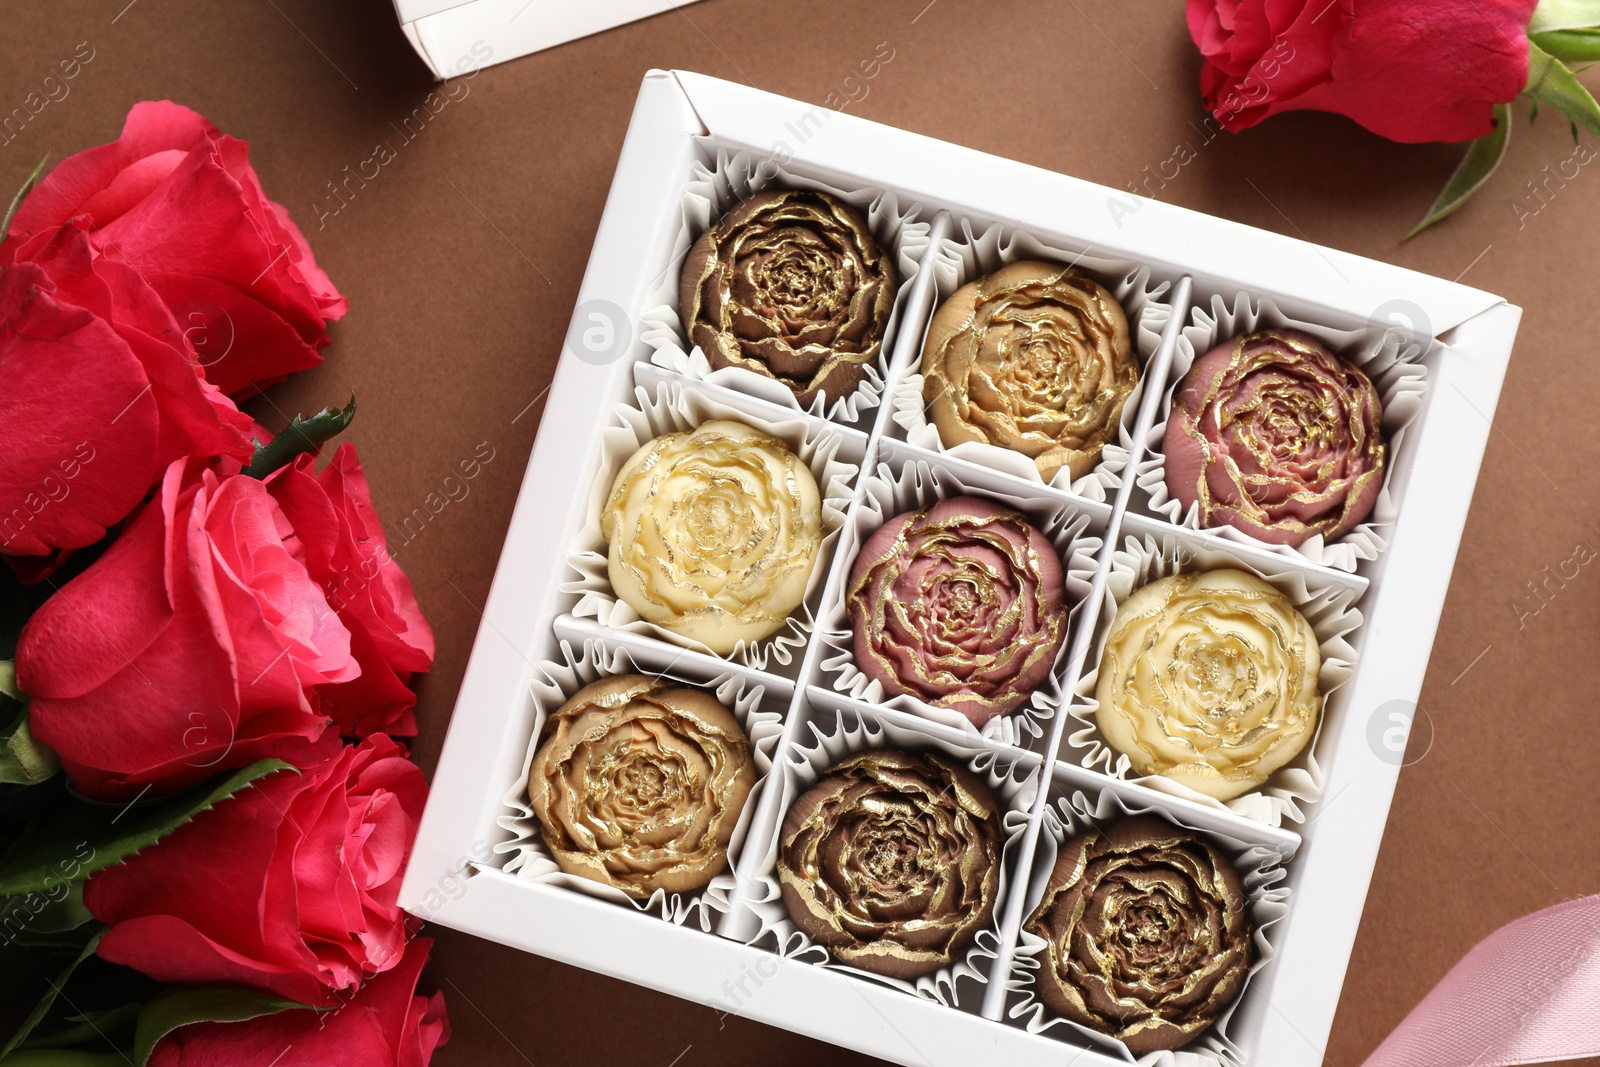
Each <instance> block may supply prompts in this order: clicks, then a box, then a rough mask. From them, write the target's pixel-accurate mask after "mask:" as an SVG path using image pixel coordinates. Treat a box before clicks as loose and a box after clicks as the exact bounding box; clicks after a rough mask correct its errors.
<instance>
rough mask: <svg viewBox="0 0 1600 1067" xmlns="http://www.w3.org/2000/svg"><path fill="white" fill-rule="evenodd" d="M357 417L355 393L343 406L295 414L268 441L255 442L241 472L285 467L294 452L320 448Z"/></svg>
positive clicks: (264, 473) (257, 474)
mask: <svg viewBox="0 0 1600 1067" xmlns="http://www.w3.org/2000/svg"><path fill="white" fill-rule="evenodd" d="M355 417H356V397H355V394H354V393H351V394H350V402H349V403H348V404H346V405H345V406H344V407H342V408H323V409H322V410H321V411H319V412H317V413H316V414H315V415H313V416H311V417H310V418H309V419H304V418H301V417H300V416H299V415H296V416H295V417H294V418H293V419H292V420H291V421H290V423H289V425H288V426H286V427H285V428H284V431H283V432H282V433H280V434H279V435H278V436H276V437H274V438H273V439H272V440H271V441H269V442H268V443H267V444H264V445H263V444H260V443H259V442H258V443H257V444H256V454H255V455H254V456H252V457H251V458H250V465H249V466H248V467H246V468H245V469H244V470H243V472H242V473H244V474H248V475H249V476H250V477H252V478H265V477H266V476H267V475H269V474H271V473H272V472H273V471H275V470H277V469H278V468H279V467H287V466H288V465H289V464H291V463H293V462H294V460H295V457H296V456H299V455H301V454H303V453H306V452H316V451H319V450H320V449H321V448H322V446H323V444H324V442H326V441H328V440H329V439H330V438H332V437H334V436H335V435H336V434H339V433H342V432H344V430H345V428H346V427H347V426H349V425H350V421H351V420H352V419H354V418H355Z"/></svg>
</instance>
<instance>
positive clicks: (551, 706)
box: [494, 641, 787, 932]
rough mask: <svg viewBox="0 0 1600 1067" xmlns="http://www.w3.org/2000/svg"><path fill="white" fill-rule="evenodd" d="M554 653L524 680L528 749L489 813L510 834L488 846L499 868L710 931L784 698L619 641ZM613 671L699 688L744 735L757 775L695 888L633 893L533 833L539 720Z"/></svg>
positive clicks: (730, 883)
mask: <svg viewBox="0 0 1600 1067" xmlns="http://www.w3.org/2000/svg"><path fill="white" fill-rule="evenodd" d="M561 656H562V658H561V659H559V660H543V661H541V662H540V663H539V664H538V665H537V666H536V667H535V668H534V675H533V681H532V683H531V689H532V695H533V733H532V736H530V737H529V739H528V752H527V755H526V756H525V757H524V758H523V761H522V774H521V775H520V776H518V778H517V780H516V782H515V783H514V784H513V785H512V787H511V789H510V791H508V792H507V793H506V796H505V807H506V808H507V809H509V810H508V811H507V812H506V813H504V814H502V815H500V816H499V817H498V818H497V819H496V820H495V821H496V823H497V825H499V827H500V828H501V829H502V830H506V831H508V832H509V833H510V834H511V838H510V840H507V841H503V842H501V843H500V844H498V845H496V846H495V848H494V851H495V852H496V853H497V854H499V855H503V856H505V857H506V859H505V861H504V862H503V863H502V864H501V870H503V871H504V872H505V873H507V874H511V875H515V876H516V877H517V878H518V879H519V880H521V881H524V882H538V883H541V884H544V885H555V886H560V887H562V888H563V889H572V890H576V891H577V892H580V893H587V894H588V895H589V896H592V897H599V898H600V899H601V900H609V901H613V902H615V903H618V904H627V905H629V906H631V907H633V908H635V909H637V910H639V911H642V912H646V913H649V914H651V915H655V916H658V917H660V918H662V919H665V920H666V921H667V922H670V923H674V924H676V925H679V926H682V925H685V924H687V923H689V922H690V921H691V920H692V921H693V922H694V924H695V925H696V926H698V927H699V928H700V929H701V930H704V931H706V932H710V931H711V929H712V927H713V925H714V923H715V921H716V918H717V916H719V915H722V914H725V913H727V911H728V910H729V909H730V907H731V906H732V904H731V901H732V898H733V892H734V886H735V884H736V879H735V877H734V872H733V866H732V860H731V857H733V856H736V855H738V853H739V848H740V846H741V845H743V843H744V838H745V834H746V833H747V832H748V831H749V829H750V820H751V817H752V814H753V813H754V812H755V810H756V802H757V800H758V798H759V797H760V795H761V790H762V789H764V788H766V787H767V783H768V779H769V776H770V774H771V771H772V755H773V752H774V750H775V749H776V748H777V745H778V738H779V736H780V735H781V734H782V733H783V711H784V708H785V706H786V704H787V701H786V700H782V699H774V698H773V697H771V696H770V695H769V694H768V693H767V692H766V689H765V687H764V686H762V685H761V684H760V683H758V682H755V681H753V680H752V679H750V678H749V677H747V676H746V675H744V674H743V673H741V672H739V671H736V670H729V671H727V672H726V673H724V674H720V675H718V676H716V677H714V678H691V677H687V676H685V677H678V676H677V675H675V674H674V675H666V674H662V673H661V672H659V671H652V670H650V669H648V668H645V667H641V666H639V665H638V664H636V663H635V662H634V661H633V659H632V658H631V657H630V656H629V655H628V653H627V651H626V650H625V649H620V648H614V647H611V646H609V645H607V644H605V643H604V642H601V641H585V642H584V643H583V646H582V648H574V647H573V645H572V644H571V643H570V642H566V641H563V642H561ZM618 674H644V675H649V676H651V677H661V678H666V679H668V680H670V681H675V682H681V683H683V684H684V685H686V686H689V687H691V688H694V689H700V690H704V691H705V692H708V693H710V694H712V695H713V696H715V697H716V698H717V700H718V701H719V702H720V703H721V704H722V705H723V707H725V708H727V709H728V710H729V711H730V712H732V714H733V717H734V718H735V719H737V720H738V721H739V725H740V726H742V727H743V728H744V732H745V735H746V736H747V737H748V738H749V739H750V748H751V755H752V758H753V760H754V762H755V771H756V783H755V785H754V787H752V788H751V790H750V795H749V796H748V797H747V798H746V799H745V802H744V809H743V810H742V811H741V812H740V814H739V821H738V823H737V824H736V825H735V827H734V831H733V838H732V839H731V840H730V842H729V844H728V855H729V857H730V862H729V866H728V869H727V870H725V871H723V872H722V873H721V874H719V875H717V876H716V877H714V878H712V879H711V881H710V882H709V883H708V884H707V885H706V886H705V888H703V889H699V890H696V891H695V892H692V893H668V892H667V891H666V890H663V889H658V890H656V891H655V892H654V893H653V894H651V896H650V897H649V899H648V900H635V899H633V898H632V897H630V896H628V895H627V894H626V893H624V892H622V891H621V890H619V889H616V888H613V887H612V886H609V885H605V884H604V883H602V882H596V881H594V880H593V879H589V878H583V877H580V876H578V875H574V874H567V873H566V872H564V871H562V870H561V868H560V867H559V866H557V865H556V862H555V860H554V859H553V858H552V857H551V855H550V852H549V850H548V849H547V848H546V847H545V843H544V839H543V837H541V836H540V830H539V819H538V817H537V816H535V815H534V813H533V808H532V807H531V806H530V805H529V803H528V771H529V769H530V768H531V767H532V766H533V757H534V755H535V754H536V753H537V752H538V750H539V744H540V742H541V741H543V740H544V736H543V735H544V726H545V722H546V720H547V719H548V718H549V717H550V715H551V714H552V713H553V712H555V711H556V710H557V709H558V708H560V707H561V705H562V704H565V703H566V702H567V700H568V699H569V698H570V697H572V695H573V694H574V693H576V692H577V691H578V690H580V689H582V688H583V687H584V686H586V685H589V684H590V683H592V682H596V681H599V680H600V679H601V678H606V677H611V676H614V675H618Z"/></svg>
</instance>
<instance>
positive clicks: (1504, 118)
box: [1401, 104, 1511, 241]
mask: <svg viewBox="0 0 1600 1067" xmlns="http://www.w3.org/2000/svg"><path fill="white" fill-rule="evenodd" d="M1510 143H1511V105H1510V104H1496V105H1495V108H1494V132H1493V133H1491V134H1490V135H1489V136H1487V137H1480V138H1478V139H1477V140H1476V141H1473V142H1472V144H1471V145H1470V146H1469V147H1468V148H1467V154H1466V155H1465V156H1464V157H1463V158H1462V160H1461V164H1460V166H1458V167H1456V171H1455V173H1454V174H1452V175H1450V180H1449V181H1448V182H1446V183H1445V186H1444V191H1443V192H1441V193H1440V194H1439V198H1438V199H1437V200H1435V201H1434V202H1433V206H1432V207H1430V208H1429V209H1428V213H1427V214H1426V215H1424V216H1423V217H1422V221H1421V222H1419V223H1417V224H1416V225H1415V226H1414V227H1412V229H1411V232H1410V233H1408V234H1406V235H1405V236H1404V237H1402V238H1401V240H1402V241H1409V240H1411V238H1413V237H1415V236H1416V235H1417V234H1419V233H1421V232H1422V231H1423V230H1426V229H1427V228H1428V227H1429V226H1432V225H1433V224H1434V223H1436V222H1438V221H1439V220H1440V219H1444V218H1448V217H1449V216H1451V215H1453V214H1455V212H1456V211H1457V209H1459V208H1460V207H1461V205H1462V204H1465V203H1466V202H1467V199H1468V198H1469V197H1471V196H1472V194H1473V193H1475V192H1477V191H1478V190H1479V189H1480V188H1482V187H1483V183H1484V182H1486V181H1488V180H1489V175H1491V174H1493V173H1494V172H1495V168H1496V167H1498V166H1500V161H1501V160H1502V159H1504V158H1505V155H1506V146H1507V145H1508V144H1510Z"/></svg>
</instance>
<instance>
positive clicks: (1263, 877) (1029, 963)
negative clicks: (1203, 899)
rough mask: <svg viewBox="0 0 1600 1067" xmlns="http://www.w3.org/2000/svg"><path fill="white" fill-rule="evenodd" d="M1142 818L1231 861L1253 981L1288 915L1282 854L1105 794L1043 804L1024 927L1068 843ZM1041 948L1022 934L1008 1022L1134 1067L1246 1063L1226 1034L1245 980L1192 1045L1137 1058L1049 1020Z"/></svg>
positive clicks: (1246, 994) (1245, 993)
mask: <svg viewBox="0 0 1600 1067" xmlns="http://www.w3.org/2000/svg"><path fill="white" fill-rule="evenodd" d="M1144 814H1150V815H1155V816H1159V817H1161V818H1163V819H1165V820H1166V821H1168V822H1170V823H1173V824H1175V825H1178V826H1182V827H1184V828H1185V829H1189V830H1194V831H1195V832H1196V833H1199V834H1200V835H1201V836H1202V837H1204V838H1206V839H1207V840H1209V841H1210V842H1211V843H1212V844H1214V845H1216V846H1217V847H1218V848H1220V849H1221V850H1222V851H1223V852H1225V853H1227V854H1228V855H1230V856H1232V857H1233V860H1234V866H1235V869H1236V870H1237V871H1238V872H1239V880H1240V881H1241V882H1242V883H1243V884H1244V891H1245V897H1246V899H1247V900H1248V901H1249V908H1250V921H1251V922H1252V923H1253V924H1254V926H1255V949H1256V958H1255V961H1254V962H1253V963H1252V964H1251V965H1250V975H1251V977H1253V976H1254V975H1255V974H1256V972H1258V971H1260V970H1261V969H1262V968H1263V967H1266V966H1267V965H1268V964H1269V963H1271V962H1272V959H1273V956H1274V954H1275V951H1274V948H1273V945H1272V939H1273V937H1274V936H1275V935H1274V933H1273V931H1272V927H1273V926H1275V925H1276V924H1277V923H1278V922H1280V921H1281V920H1282V919H1283V918H1284V916H1286V915H1288V914H1289V897H1290V889H1289V887H1288V885H1287V884H1286V879H1287V872H1286V871H1285V870H1284V867H1283V856H1282V855H1281V854H1280V853H1279V852H1278V851H1277V850H1276V849H1272V848H1268V847H1265V846H1263V845H1259V844H1250V843H1248V842H1246V841H1243V840H1239V839H1237V838H1231V837H1228V836H1227V835H1224V834H1219V833H1216V832H1214V831H1205V830H1199V829H1198V828H1196V827H1193V826H1189V825H1187V824H1186V823H1185V822H1184V821H1183V820H1182V819H1181V818H1178V817H1176V816H1174V815H1172V814H1169V813H1168V812H1166V811H1165V810H1163V809H1162V808H1161V807H1159V805H1152V806H1150V807H1137V806H1134V805H1133V804H1132V803H1131V802H1129V801H1128V800H1126V799H1124V798H1121V797H1117V796H1115V795H1113V794H1111V793H1108V792H1102V793H1099V794H1098V795H1095V796H1091V795H1089V794H1087V793H1085V792H1083V791H1081V790H1072V791H1070V792H1069V791H1063V792H1062V793H1061V794H1060V795H1053V796H1052V797H1051V799H1050V803H1048V804H1046V805H1045V809H1044V823H1043V825H1042V826H1041V827H1040V831H1039V844H1038V850H1037V851H1036V852H1035V853H1034V857H1033V871H1032V875H1031V877H1030V878H1029V879H1028V896H1027V899H1026V901H1025V904H1026V908H1025V909H1024V912H1023V914H1024V916H1025V918H1024V925H1026V920H1027V919H1028V918H1031V917H1032V916H1033V913H1034V911H1035V910H1036V909H1037V908H1038V907H1039V902H1040V901H1041V900H1042V899H1044V889H1045V885H1046V884H1047V883H1048V882H1049V881H1050V875H1051V873H1052V872H1053V871H1054V869H1055V865H1056V858H1057V856H1058V855H1059V854H1060V851H1061V848H1062V846H1064V845H1065V844H1066V842H1067V840H1068V839H1069V838H1071V837H1073V836H1075V835H1077V834H1079V833H1082V832H1084V831H1085V830H1088V829H1092V828H1104V827H1107V826H1109V825H1110V824H1111V823H1114V822H1116V821H1117V820H1119V819H1123V818H1127V817H1129V816H1132V815H1144ZM1045 944H1046V942H1045V941H1044V939H1043V938H1041V937H1039V936H1038V935H1037V934H1030V933H1028V932H1027V931H1026V930H1023V931H1021V933H1020V936H1019V938H1018V942H1017V954H1016V956H1015V957H1014V958H1013V960H1012V965H1011V975H1010V977H1009V978H1008V979H1007V980H1006V988H1007V991H1008V993H1009V997H1008V1002H1009V1003H1008V1007H1007V1011H1006V1014H1007V1017H1008V1018H1010V1019H1011V1020H1012V1021H1013V1022H1014V1023H1016V1024H1017V1025H1021V1026H1023V1027H1025V1028H1026V1029H1027V1030H1028V1032H1029V1033H1033V1034H1045V1035H1047V1036H1050V1037H1054V1038H1057V1039H1058V1040H1061V1041H1066V1042H1070V1043H1072V1044H1075V1045H1080V1046H1087V1047H1089V1048H1092V1049H1094V1050H1095V1051H1097V1052H1101V1053H1103V1054H1107V1055H1112V1056H1117V1057H1119V1058H1121V1059H1124V1060H1126V1061H1127V1062H1129V1063H1133V1064H1137V1065H1138V1067H1240V1065H1242V1064H1243V1063H1244V1061H1245V1056H1244V1053H1243V1051H1242V1050H1241V1049H1240V1048H1239V1046H1238V1044H1237V1043H1236V1042H1235V1041H1234V1040H1232V1039H1231V1038H1230V1037H1229V1024H1230V1023H1231V1022H1232V1021H1233V1018H1234V1015H1235V1013H1236V1012H1237V1011H1238V1009H1239V1008H1240V1006H1241V1005H1243V1004H1245V1003H1246V1002H1247V1001H1248V1000H1249V998H1250V979H1249V978H1247V979H1246V981H1245V985H1244V988H1243V989H1242V990H1241V991H1240V993H1239V996H1238V998H1236V999H1235V1000H1234V1002H1233V1003H1232V1004H1231V1005H1229V1006H1228V1008H1227V1009H1226V1010H1225V1011H1224V1012H1223V1013H1222V1014H1221V1016H1219V1017H1218V1019H1217V1021H1216V1022H1215V1023H1214V1024H1213V1025H1212V1026H1211V1027H1210V1028H1209V1029H1208V1030H1206V1032H1205V1033H1203V1034H1201V1035H1200V1036H1199V1037H1198V1038H1196V1039H1195V1040H1194V1041H1192V1042H1190V1043H1189V1044H1188V1045H1186V1046H1184V1047H1183V1048H1181V1049H1177V1050H1173V1051H1167V1052H1151V1053H1146V1054H1145V1055H1143V1056H1140V1057H1137V1058H1136V1057H1134V1056H1133V1055H1132V1054H1131V1053H1130V1052H1129V1051H1128V1048H1127V1046H1126V1045H1124V1044H1123V1043H1122V1042H1120V1041H1118V1040H1116V1039H1115V1038H1112V1037H1108V1036H1106V1035H1105V1034H1102V1033H1100V1032H1098V1031H1096V1030H1092V1029H1090V1028H1089V1027H1086V1026H1082V1025H1080V1024H1078V1023H1074V1022H1070V1021H1068V1020H1066V1019H1063V1018H1061V1017H1060V1016H1059V1015H1055V1014H1054V1013H1052V1012H1051V1011H1050V1009H1049V1008H1048V1007H1047V1006H1046V1005H1045V1004H1044V1003H1043V1002H1042V1001H1041V1000H1040V999H1039V995H1038V992H1037V989H1036V986H1035V983H1036V981H1037V978H1038V975H1039V971H1040V969H1041V967H1042V966H1043V960H1042V959H1041V957H1042V956H1043V954H1044V950H1045Z"/></svg>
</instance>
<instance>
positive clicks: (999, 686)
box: [845, 497, 1067, 726]
mask: <svg viewBox="0 0 1600 1067" xmlns="http://www.w3.org/2000/svg"><path fill="white" fill-rule="evenodd" d="M845 597H846V603H847V604H848V606H849V611H850V621H851V625H852V626H853V627H854V629H855V659H856V666H857V668H859V669H860V670H861V672H862V673H863V674H865V675H866V676H867V677H868V678H870V679H872V680H873V681H876V682H878V683H879V684H881V685H882V686H883V689H884V692H885V693H888V694H890V695H897V694H904V695H910V696H914V697H917V698H919V699H921V700H924V701H927V702H928V703H929V704H932V705H933V706H934V707H939V708H951V709H953V710H955V711H959V712H960V713H961V714H963V715H965V716H966V717H967V718H968V719H970V720H971V721H972V724H973V725H974V726H982V725H983V724H984V723H986V722H988V721H989V720H990V719H992V718H994V717H995V716H996V715H1004V714H1007V713H1009V712H1012V711H1015V710H1016V709H1017V708H1019V707H1021V706H1022V704H1023V702H1024V701H1026V700H1027V699H1028V697H1029V696H1030V695H1031V694H1032V693H1033V691H1034V690H1035V689H1037V688H1038V687H1039V686H1040V685H1041V684H1043V683H1044V680H1045V679H1046V678H1048V677H1049V675H1050V670H1051V668H1052V667H1053V666H1054V664H1055V659H1056V654H1057V653H1058V652H1059V651H1060V650H1061V644H1062V642H1063V641H1065V640H1066V636H1067V614H1066V608H1065V603H1066V584H1065V582H1064V579H1063V576H1062V567H1061V559H1060V557H1059V556H1057V555H1056V550H1055V548H1054V547H1052V546H1051V544H1050V542H1049V540H1048V539H1046V538H1045V536H1044V534H1042V533H1040V532H1039V531H1038V530H1036V529H1034V528H1033V527H1032V526H1030V525H1029V524H1028V521H1027V520H1026V519H1025V518H1023V517H1022V516H1021V515H1019V514H1017V513H1016V512H1014V511H1010V510H1008V509H1006V508H1003V507H1000V506H999V505H998V504H992V503H990V502H988V501H986V500H977V499H974V498H972V497H955V498H952V499H950V500H941V501H940V502H939V503H937V504H935V505H933V506H932V507H930V508H924V509H922V510H920V511H908V512H906V513H904V514H902V515H896V516H895V517H894V518H892V519H890V520H889V521H888V522H885V523H884V524H883V525H882V526H881V527H879V528H878V530H877V532H875V533H874V534H873V535H872V536H871V537H870V538H868V539H867V543H866V544H865V545H863V546H862V548H861V551H860V553H859V554H858V555H857V556H856V561H855V565H854V566H853V567H851V569H850V584H849V586H848V588H847V590H846V594H845Z"/></svg>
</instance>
